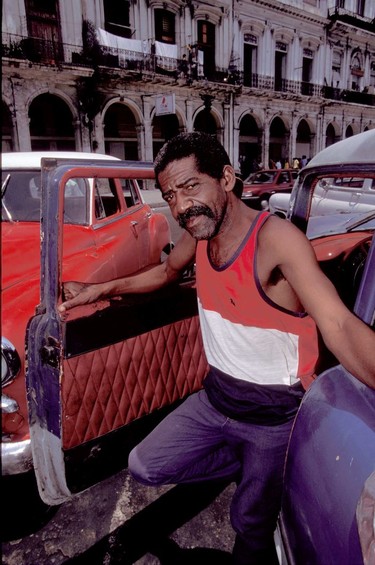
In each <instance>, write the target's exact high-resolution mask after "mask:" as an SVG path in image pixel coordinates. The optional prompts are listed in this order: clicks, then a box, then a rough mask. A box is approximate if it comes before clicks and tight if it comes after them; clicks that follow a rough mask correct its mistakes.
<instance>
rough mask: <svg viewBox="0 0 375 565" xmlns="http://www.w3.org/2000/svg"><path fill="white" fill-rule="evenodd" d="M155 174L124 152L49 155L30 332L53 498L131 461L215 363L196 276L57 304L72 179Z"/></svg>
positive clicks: (40, 440)
mask: <svg viewBox="0 0 375 565" xmlns="http://www.w3.org/2000/svg"><path fill="white" fill-rule="evenodd" d="M153 174H154V173H153V171H152V170H151V169H142V167H139V168H137V169H131V168H129V167H128V166H126V164H124V163H121V162H116V163H115V164H114V163H112V162H109V161H103V162H98V161H96V162H95V166H94V165H93V164H91V165H90V164H85V163H82V162H80V163H79V164H78V163H75V164H72V163H70V164H69V163H67V162H63V161H57V160H51V159H50V160H47V159H46V160H44V162H43V167H42V221H41V277H40V294H41V301H40V305H39V306H38V308H37V311H36V315H35V316H34V317H33V318H32V319H31V320H30V322H29V324H28V330H27V335H26V352H27V374H26V384H27V397H28V410H29V423H30V435H31V445H32V454H33V462H34V468H35V472H36V477H37V483H38V488H39V493H40V496H41V498H42V500H43V501H44V502H45V503H46V504H49V505H55V504H60V503H62V502H64V501H65V500H67V499H68V498H70V497H71V496H72V495H73V494H74V493H77V492H80V491H81V490H83V489H85V488H87V487H89V486H91V485H92V484H94V483H95V482H98V481H99V480H101V479H103V478H105V477H106V476H109V475H110V474H112V473H114V472H117V471H118V470H120V469H121V468H124V467H126V466H127V457H128V453H129V451H130V449H131V448H132V447H133V446H134V445H135V444H136V443H138V441H139V440H140V439H141V438H142V437H143V436H144V435H145V434H146V433H147V432H148V431H149V430H150V429H151V428H152V427H153V426H154V425H155V423H156V422H157V421H159V420H160V419H161V418H162V417H163V416H164V414H165V413H166V412H167V411H168V410H170V409H171V407H173V406H174V405H175V404H176V403H178V402H179V401H180V400H181V399H182V398H184V397H186V396H187V395H188V394H190V393H191V392H193V391H195V390H198V389H199V388H200V387H201V383H202V380H203V377H204V375H205V373H206V370H207V362H206V359H205V357H204V354H203V348H202V342H201V335H200V329H199V322H198V316H197V303H196V293H195V288H194V284H193V282H185V283H181V284H176V285H173V286H171V287H168V288H166V289H164V290H162V291H159V292H156V293H151V294H147V295H133V296H126V297H119V298H118V299H114V300H108V301H101V302H98V303H96V304H92V305H88V306H82V307H78V308H74V309H72V310H71V311H69V312H68V313H67V314H66V315H64V319H62V317H61V315H60V314H59V312H58V310H57V308H58V305H59V304H60V303H61V301H62V278H64V280H67V279H66V278H65V276H66V275H65V270H64V261H63V257H64V249H63V247H64V241H65V236H63V232H64V224H63V207H64V190H65V185H66V184H67V183H68V182H69V180H70V179H72V178H74V179H77V178H80V177H85V178H106V179H111V178H114V179H121V178H137V179H140V178H143V179H150V178H153ZM87 259H88V258H87V257H85V256H82V259H81V260H82V261H85V260H87ZM69 280H76V279H74V278H73V277H72V278H69ZM87 281H88V282H89V281H90V278H89V275H88V278H87Z"/></svg>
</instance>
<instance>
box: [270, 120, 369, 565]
mask: <svg viewBox="0 0 375 565" xmlns="http://www.w3.org/2000/svg"><path fill="white" fill-rule="evenodd" d="M374 173H375V130H372V131H369V132H365V133H362V134H358V135H355V136H353V137H351V138H349V139H347V140H345V141H342V142H338V143H336V144H335V145H333V146H331V147H329V148H327V149H325V150H323V151H321V152H320V153H319V154H318V155H317V156H316V157H315V158H314V159H312V160H311V161H310V163H309V164H308V165H307V166H306V167H305V168H304V169H303V170H302V171H301V173H300V176H299V178H298V181H297V183H296V186H295V188H294V189H293V193H292V199H291V208H290V210H289V215H288V217H289V219H290V221H292V222H293V223H295V224H297V225H298V226H299V227H300V228H301V229H302V230H303V231H305V232H307V234H308V237H309V238H310V240H311V242H312V245H313V246H314V249H315V252H316V255H317V257H318V259H319V261H320V265H321V267H322V269H323V270H324V271H325V272H326V274H327V275H328V276H329V277H330V278H331V280H332V281H333V282H334V284H335V286H336V288H337V290H338V292H339V293H340V295H341V297H342V299H343V300H344V302H346V303H347V304H348V306H349V307H350V308H352V309H353V310H354V312H355V313H356V314H357V316H359V317H360V318H361V319H362V320H364V322H366V323H367V324H368V325H369V326H371V327H372V328H373V329H374V330H375V237H374V229H375V206H374V204H375V203H374V204H373V205H372V206H371V210H370V211H367V212H363V211H356V210H353V209H352V208H350V207H348V208H346V213H345V214H343V213H339V214H331V215H325V216H311V215H309V208H310V206H312V204H311V203H312V194H313V191H314V189H315V187H316V186H317V185H319V184H321V182H322V179H326V178H330V179H335V182H332V183H331V182H330V185H332V186H334V187H335V190H336V189H338V188H339V187H340V184H341V187H342V188H343V191H345V192H346V182H347V181H346V179H348V178H356V179H357V178H358V179H361V181H360V182H359V185H360V186H364V185H365V184H366V185H367V184H371V183H367V180H368V179H373V178H374ZM341 179H342V183H341ZM374 196H375V195H374V194H371V197H372V201H373V202H374ZM284 484H285V488H284V498H283V503H282V511H281V514H280V519H279V532H280V548H279V549H280V561H281V562H282V563H283V564H288V565H290V564H296V565H298V564H307V563H311V564H313V563H322V564H323V563H340V565H354V564H356V565H362V564H366V565H369V564H370V563H372V562H373V559H374V555H375V554H374V549H375V539H374V529H373V525H374V520H375V391H374V390H373V389H371V388H369V387H367V386H366V385H364V384H362V383H361V382H359V381H358V380H357V379H355V378H354V377H352V375H350V374H349V373H348V372H347V371H346V370H345V369H344V368H343V367H342V366H341V365H337V361H335V360H334V359H332V358H331V359H330V356H329V355H327V354H326V353H325V352H324V350H322V355H321V369H320V374H319V376H318V378H317V379H316V381H315V382H314V383H313V385H312V386H311V387H310V389H309V390H308V391H307V393H306V394H305V396H304V398H303V400H302V404H301V407H300V409H299V411H298V414H297V417H296V421H295V424H294V427H293V431H292V434H291V438H290V443H289V448H288V453H287V457H286V464H285V477H284Z"/></svg>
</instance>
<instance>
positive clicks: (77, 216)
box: [1, 170, 88, 225]
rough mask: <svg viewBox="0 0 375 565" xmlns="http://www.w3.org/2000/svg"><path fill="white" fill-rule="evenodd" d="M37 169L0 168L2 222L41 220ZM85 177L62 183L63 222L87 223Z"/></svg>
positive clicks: (39, 184)
mask: <svg viewBox="0 0 375 565" xmlns="http://www.w3.org/2000/svg"><path fill="white" fill-rule="evenodd" d="M40 199H41V180H40V171H38V170H34V171H33V170H24V171H13V170H3V171H2V199H1V203H2V209H1V219H2V220H3V221H5V222H39V221H40ZM87 202H88V186H87V179H78V178H76V179H69V180H68V182H67V184H66V186H65V199H64V210H65V221H66V222H67V223H71V224H82V225H85V224H87V216H88V213H87V210H88V206H87Z"/></svg>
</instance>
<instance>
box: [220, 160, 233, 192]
mask: <svg viewBox="0 0 375 565" xmlns="http://www.w3.org/2000/svg"><path fill="white" fill-rule="evenodd" d="M223 181H224V190H225V192H230V191H231V190H233V188H234V185H235V184H236V173H235V172H234V169H233V167H232V166H231V165H225V166H224V168H223Z"/></svg>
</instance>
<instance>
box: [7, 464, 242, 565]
mask: <svg viewBox="0 0 375 565" xmlns="http://www.w3.org/2000/svg"><path fill="white" fill-rule="evenodd" d="M233 490H234V484H229V485H227V486H226V485H224V484H214V483H208V482H207V483H202V484H196V485H178V486H175V485H172V486H165V487H158V488H156V487H145V486H143V485H140V484H139V483H137V482H136V481H135V480H133V479H132V478H131V477H130V476H129V473H128V472H127V470H124V471H121V472H120V473H117V474H116V475H114V476H113V477H111V478H109V479H107V480H105V481H102V482H101V483H100V484H99V485H96V486H94V487H91V488H90V489H88V490H86V491H85V492H83V493H81V494H79V495H76V496H75V497H73V498H72V499H71V500H70V501H68V502H66V503H64V504H62V505H61V506H59V507H53V508H52V509H50V511H49V513H48V514H47V518H46V522H45V523H44V524H42V525H38V524H37V523H35V524H34V525H33V523H32V520H31V523H30V525H29V526H28V531H27V533H25V534H24V535H23V536H22V537H13V538H12V536H8V537H9V538H10V539H8V540H7V541H3V543H2V564H3V565H51V564H53V565H60V564H65V565H103V564H106V565H114V564H116V565H117V564H120V563H121V564H122V565H125V564H126V565H132V564H135V565H159V564H160V565H221V564H222V565H225V564H227V565H229V563H230V552H231V549H232V546H233V543H234V533H233V531H232V528H231V526H230V522H229V505H230V499H231V496H232V493H233ZM12 500H13V505H16V506H15V507H16V508H17V512H18V518H20V517H21V516H20V515H21V512H23V513H25V514H26V515H27V514H29V515H30V514H32V510H33V508H28V507H27V506H26V504H27V503H26V499H22V500H21V499H19V500H17V495H16V494H15V495H14V496H13V497H12ZM3 502H4V500H3ZM6 508H7V507H4V506H3V517H4V518H5V519H6V514H7V511H6ZM8 533H9V532H8Z"/></svg>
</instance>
